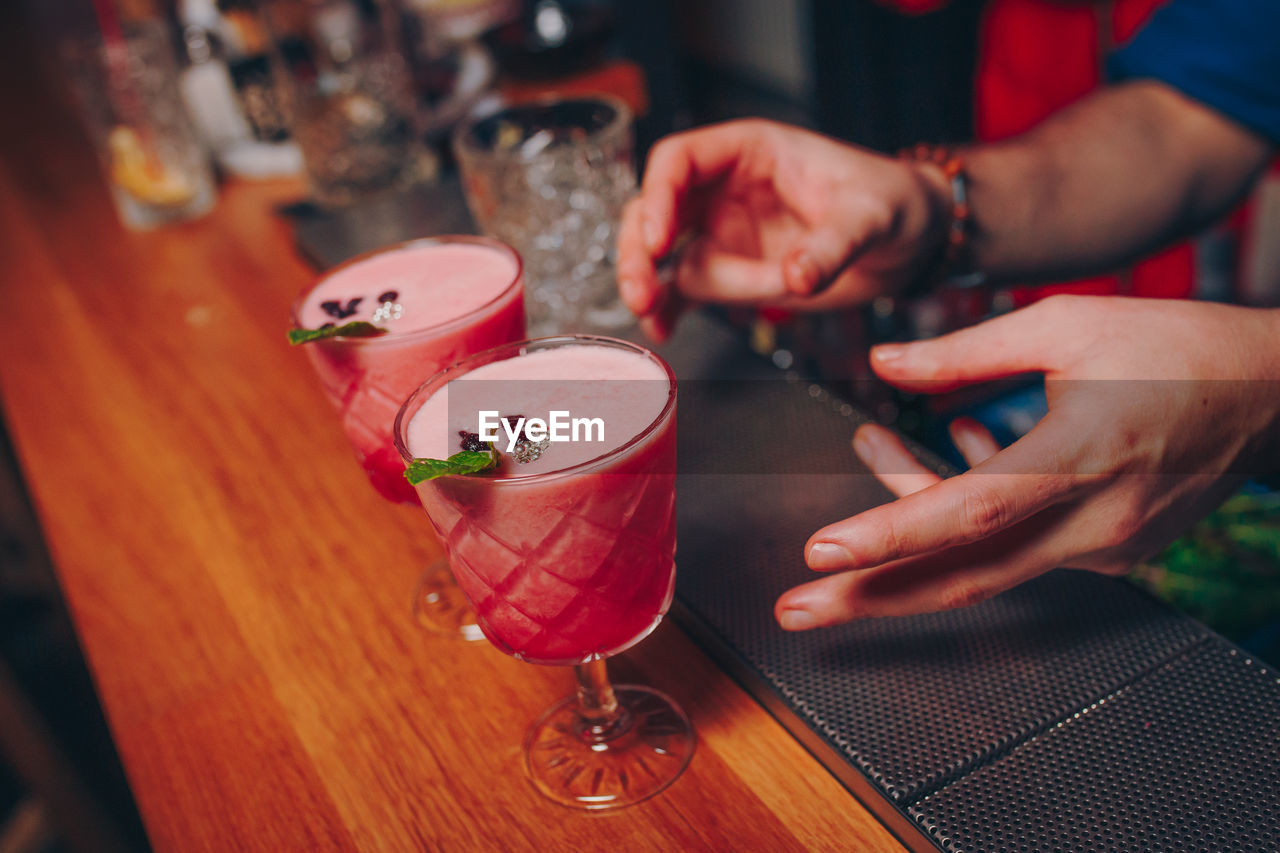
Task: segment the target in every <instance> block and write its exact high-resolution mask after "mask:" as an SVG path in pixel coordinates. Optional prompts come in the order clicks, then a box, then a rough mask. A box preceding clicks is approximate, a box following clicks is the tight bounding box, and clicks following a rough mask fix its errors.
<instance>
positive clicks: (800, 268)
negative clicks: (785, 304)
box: [782, 224, 871, 296]
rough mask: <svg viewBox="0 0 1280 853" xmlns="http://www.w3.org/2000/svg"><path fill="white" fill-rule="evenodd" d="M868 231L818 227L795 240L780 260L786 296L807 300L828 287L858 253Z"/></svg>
mask: <svg viewBox="0 0 1280 853" xmlns="http://www.w3.org/2000/svg"><path fill="white" fill-rule="evenodd" d="M870 231H871V229H870V227H869V226H868V225H866V224H854V225H847V224H846V225H845V226H844V227H838V226H834V225H819V226H818V227H816V228H814V229H813V230H812V231H810V232H809V233H807V234H806V235H805V236H803V237H801V238H800V239H799V240H796V242H795V243H794V244H793V245H792V247H791V249H790V251H788V252H787V254H786V255H785V256H784V257H783V259H782V278H783V283H784V284H785V286H786V289H787V292H788V293H790V294H793V295H795V296H811V295H813V294H815V293H818V292H819V291H821V290H824V289H825V288H827V287H828V286H830V285H831V283H832V282H833V281H835V280H836V278H837V277H838V276H839V275H840V273H841V272H843V271H844V270H845V268H846V267H848V266H849V264H851V263H853V262H854V260H856V258H857V256H858V255H859V254H861V253H862V250H863V248H864V247H865V246H866V244H867V241H868V239H869V237H870Z"/></svg>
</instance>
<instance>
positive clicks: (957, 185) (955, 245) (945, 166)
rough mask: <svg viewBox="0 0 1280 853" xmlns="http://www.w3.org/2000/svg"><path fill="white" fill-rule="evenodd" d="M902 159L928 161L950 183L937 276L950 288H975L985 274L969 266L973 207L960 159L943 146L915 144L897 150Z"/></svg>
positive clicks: (970, 264) (962, 162) (984, 278)
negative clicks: (944, 239)
mask: <svg viewBox="0 0 1280 853" xmlns="http://www.w3.org/2000/svg"><path fill="white" fill-rule="evenodd" d="M899 156H901V157H902V158H903V159H907V160H914V161H915V162H917V163H932V164H934V165H935V166H937V167H938V168H940V169H941V170H942V174H943V175H944V176H945V177H946V179H947V182H948V183H949V184H950V185H951V224H950V226H949V227H948V228H947V244H946V247H945V248H944V250H943V252H942V263H941V266H940V269H939V270H938V274H937V276H936V278H937V279H941V281H942V283H943V286H945V287H950V288H963V287H977V286H979V285H981V284H982V283H983V282H985V281H986V275H985V274H984V273H981V272H979V271H977V270H974V269H973V268H972V261H973V258H972V256H971V253H970V249H971V248H972V246H971V243H972V237H973V209H972V208H971V207H970V206H969V178H968V175H967V174H966V173H965V169H964V161H963V160H962V159H961V158H960V155H958V154H956V153H955V152H954V151H952V150H951V149H949V148H946V147H945V146H933V145H925V144H923V143H922V144H919V145H914V146H912V147H911V148H908V149H905V150H904V151H902V152H901V153H900V155H899Z"/></svg>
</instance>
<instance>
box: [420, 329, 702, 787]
mask: <svg viewBox="0 0 1280 853" xmlns="http://www.w3.org/2000/svg"><path fill="white" fill-rule="evenodd" d="M675 403H676V386H675V377H674V375H673V374H672V373H671V369H670V368H669V367H668V366H667V365H666V363H665V362H663V361H662V360H661V359H660V358H658V357H657V356H656V355H654V354H653V353H651V352H649V351H648V350H646V349H644V348H643V347H639V346H636V345H634V344H630V343H626V342H623V341H618V340H614V339H612V338H602V337H594V336H584V335H575V336H565V337H558V338H543V339H540V340H535V341H526V342H523V343H518V344H509V345H506V346H502V347H497V348H495V349H492V350H489V351H487V352H484V353H480V354H478V355H475V356H471V357H469V358H466V359H464V360H462V361H461V362H459V363H458V364H456V365H454V366H452V367H450V368H448V369H446V370H444V371H442V372H441V373H439V374H437V375H436V376H434V377H433V378H432V379H430V380H429V381H428V382H427V383H426V384H424V385H423V386H422V387H420V388H419V389H418V390H417V391H415V392H414V393H413V395H412V396H411V397H409V399H408V400H407V401H406V402H405V404H404V406H403V408H402V409H401V410H400V414H399V415H398V416H397V418H396V428H395V437H396V448H397V450H398V451H399V452H400V455H401V456H402V458H403V460H404V462H405V464H406V465H412V463H413V462H414V460H415V459H420V458H431V459H445V458H447V457H448V456H449V455H452V454H453V453H454V452H455V451H456V450H457V449H458V446H459V444H458V442H459V439H458V436H459V434H461V435H462V444H463V447H464V448H465V447H466V446H467V443H468V441H469V440H470V438H471V436H470V435H469V434H475V435H478V434H479V433H478V432H477V430H478V427H479V426H480V419H481V413H482V412H485V411H489V412H493V411H496V412H498V413H499V414H500V415H501V416H502V417H504V418H507V417H510V418H511V419H512V421H516V425H517V428H516V430H515V433H516V434H517V435H519V442H520V443H519V444H515V445H514V446H515V448H516V449H515V451H514V452H512V450H511V447H512V446H513V445H512V444H511V443H506V444H505V445H504V442H503V441H502V440H499V442H498V443H497V457H496V458H497V460H498V462H497V467H496V468H495V469H493V470H491V471H485V472H481V473H475V474H468V475H447V476H440V477H438V478H437V479H431V480H425V481H422V482H420V483H419V484H418V486H417V489H418V494H419V497H420V498H421V500H422V505H423V507H424V508H425V509H426V511H427V515H428V516H429V517H430V519H431V523H432V525H433V526H434V527H435V529H436V532H437V533H438V535H439V537H440V540H441V541H442V542H443V543H444V545H445V548H446V550H447V551H448V554H449V558H450V562H451V564H452V566H453V569H454V574H455V575H456V577H457V580H458V584H459V586H460V587H461V588H462V591H463V592H464V593H465V594H466V596H467V598H468V599H469V600H470V601H471V604H472V606H473V607H474V608H475V612H476V616H477V621H478V622H479V625H480V628H481V630H483V631H484V634H485V636H487V637H488V638H489V639H490V641H492V642H493V644H494V645H496V646H497V647H498V648H499V649H501V650H502V651H504V652H506V653H508V654H511V655H513V656H515V657H517V658H519V659H521V660H524V661H528V662H530V663H538V664H546V665H572V666H573V667H574V669H575V673H576V678H577V691H576V695H574V696H572V697H570V698H568V699H565V700H563V701H561V702H559V703H557V704H556V705H554V706H553V707H552V708H551V709H549V710H548V711H547V712H546V713H545V714H543V716H542V717H541V718H540V719H539V720H538V721H537V722H536V723H534V725H533V727H532V728H531V729H530V730H529V734H528V736H527V738H526V741H525V759H526V767H527V769H528V772H529V775H530V777H531V778H532V780H533V782H534V784H535V786H536V787H537V788H538V790H539V791H541V792H542V793H543V794H545V795H546V796H548V797H550V798H551V799H553V800H555V801H557V802H559V803H562V804H565V805H569V806H574V807H578V808H585V809H605V808H610V807H617V806H624V805H630V804H632V803H636V802H639V801H641V800H644V799H646V798H647V797H650V796H652V795H654V794H656V793H658V792H659V791H661V790H662V789H664V788H665V787H667V785H669V784H670V783H671V782H672V781H673V780H674V779H675V778H676V777H677V776H678V775H679V774H680V773H681V771H682V770H683V769H684V767H685V766H686V764H687V763H688V761H689V758H690V756H691V755H692V753H693V748H694V735H693V730H692V728H691V726H690V724H689V721H688V718H687V717H686V716H685V715H684V713H683V712H682V711H681V710H680V708H679V707H678V706H677V705H676V704H675V703H674V702H672V700H671V699H669V698H668V697H667V696H665V695H663V694H662V693H659V692H658V691H656V690H652V689H650V688H648V687H642V686H634V685H624V686H617V687H614V686H612V685H611V684H610V682H609V679H608V675H607V673H606V671H605V659H606V658H608V657H610V656H612V655H615V654H618V653H619V652H622V651H624V650H626V649H627V648H629V647H630V646H632V645H633V644H635V643H636V642H638V641H640V640H641V639H643V638H644V637H645V636H647V635H648V634H649V633H650V632H651V631H652V630H653V629H654V628H655V627H656V626H657V624H658V623H659V621H660V620H661V619H662V616H663V615H664V614H665V613H666V611H667V608H668V607H669V606H670V603H671V598H672V594H673V591H674V584H675V560H674V558H675V453H676V446H675V440H676V432H675ZM557 408H560V409H563V410H565V411H568V412H570V413H571V415H574V416H576V415H579V414H581V415H584V416H599V418H600V420H601V421H602V423H603V425H604V426H603V428H602V429H601V436H600V437H601V439H602V441H601V442H599V443H598V444H596V445H595V446H594V447H593V446H592V445H591V444H589V443H587V442H585V441H583V442H580V443H575V442H564V443H556V442H552V441H549V440H546V439H543V440H538V435H535V434H534V433H533V432H532V428H530V431H529V432H521V431H520V429H519V426H518V422H519V419H521V418H528V419H532V418H535V417H536V418H540V419H546V418H548V417H549V416H550V414H551V412H552V411H553V410H555V409H557ZM472 444H473V442H472ZM526 463H527V464H526ZM413 467H418V466H413Z"/></svg>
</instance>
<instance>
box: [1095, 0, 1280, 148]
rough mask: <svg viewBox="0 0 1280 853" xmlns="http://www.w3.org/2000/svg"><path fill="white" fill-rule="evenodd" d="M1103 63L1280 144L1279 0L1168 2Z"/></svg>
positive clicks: (1118, 76)
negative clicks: (1159, 84)
mask: <svg viewBox="0 0 1280 853" xmlns="http://www.w3.org/2000/svg"><path fill="white" fill-rule="evenodd" d="M1107 68H1108V71H1109V73H1110V76H1111V78H1112V79H1113V80H1115V81H1123V80H1135V79H1146V80H1159V81H1161V82H1163V83H1166V84H1168V85H1170V86H1172V87H1173V88H1175V89H1178V90H1179V91H1181V92H1182V93H1183V94H1185V95H1187V96H1188V97H1190V98H1194V99H1195V100H1197V101H1200V102H1201V103H1203V104H1206V105H1208V106H1210V107H1212V108H1214V109H1215V110H1217V111H1218V112H1220V113H1222V114H1223V115H1225V116H1227V117H1228V118H1231V119H1234V120H1235V121H1237V122H1239V123H1240V124H1242V125H1244V126H1245V127H1247V128H1250V129H1251V130H1253V131H1255V132H1257V133H1259V134H1261V135H1262V136H1264V137H1267V138H1268V139H1270V140H1271V141H1272V142H1280V0H1169V2H1168V3H1167V4H1166V5H1164V6H1162V7H1161V8H1160V9H1158V10H1156V12H1155V14H1154V15H1152V16H1151V19H1150V20H1149V21H1147V23H1146V25H1145V26H1143V28H1142V29H1141V30H1139V31H1138V33H1137V35H1135V36H1134V37H1133V40H1132V41H1130V42H1129V43H1128V44H1127V45H1125V46H1124V47H1123V48H1121V49H1120V50H1119V51H1117V52H1116V53H1115V54H1114V55H1112V56H1111V58H1110V60H1109V61H1108V66H1107Z"/></svg>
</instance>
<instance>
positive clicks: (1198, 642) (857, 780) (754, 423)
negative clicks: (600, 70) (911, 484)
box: [663, 318, 1280, 852]
mask: <svg viewBox="0 0 1280 853" xmlns="http://www.w3.org/2000/svg"><path fill="white" fill-rule="evenodd" d="M688 327H689V328H686V329H685V330H684V331H683V332H682V334H681V335H680V336H679V337H678V338H677V340H676V341H675V343H674V344H673V345H671V346H668V347H666V348H664V351H663V354H664V355H666V356H667V358H668V359H669V360H670V361H671V363H672V364H673V366H674V367H675V369H676V372H677V375H678V376H679V377H680V379H681V392H680V402H679V417H680V420H679V433H678V434H679V441H680V445H679V453H680V470H681V476H680V479H679V486H678V489H679V492H678V501H677V503H678V512H679V523H680V527H679V546H678V547H679V551H678V554H677V563H678V580H677V594H678V608H677V611H676V616H677V618H679V619H680V620H681V622H682V624H683V625H684V626H685V627H686V629H687V630H688V631H689V632H690V633H691V634H692V635H693V636H694V637H695V638H696V639H698V640H699V641H700V642H701V643H702V644H703V645H704V646H705V647H706V648H707V649H708V651H710V652H711V653H712V654H713V655H714V656H716V657H717V658H718V659H719V660H720V661H721V662H722V663H723V664H724V665H725V666H726V668H727V669H728V670H729V671H730V672H731V673H733V674H734V675H735V677H737V678H738V679H739V681H741V683H742V684H743V685H744V686H745V687H746V688H747V689H748V690H749V691H751V692H752V693H753V694H754V695H755V696H756V697H757V698H759V699H760V700H761V701H762V703H763V704H764V705H765V706H766V707H768V708H769V709H770V710H771V711H772V712H773V713H774V714H775V715H776V716H777V717H778V718H779V720H780V721H781V722H783V724H784V725H786V726H787V727H788V728H789V729H790V730H791V731H792V732H793V733H794V734H795V735H796V736H797V737H798V738H799V739H800V740H801V741H802V742H804V743H805V744H806V745H807V746H808V747H809V748H810V750H811V751H813V752H814V754H815V755H816V756H817V757H818V758H819V759H820V760H822V761H823V762H824V763H825V764H826V765H827V766H828V767H829V768H830V769H831V770H832V772H833V773H834V774H835V775H836V776H837V777H838V778H840V779H841V780H842V781H843V782H844V783H845V784H846V785H847V786H848V787H849V788H850V789H851V790H852V791H853V792H854V793H855V794H857V795H858V796H859V798H860V799H862V800H863V802H864V803H865V804H866V805H867V806H868V807H870V808H871V809H872V810H873V811H874V812H875V813H876V814H877V815H878V816H879V817H880V818H881V820H883V821H884V822H885V823H886V825H888V826H889V827H890V828H891V829H893V830H894V831H895V833H896V834H897V835H898V837H899V838H900V839H901V840H902V841H903V842H904V843H906V844H907V845H908V846H910V847H912V848H914V849H935V848H937V849H943V850H947V851H977V850H991V851H1037V852H1038V851H1051V850H1071V851H1076V850H1098V851H1129V850H1133V851H1151V850H1213V851H1226V850H1277V849H1280V681H1278V680H1277V674H1276V673H1275V672H1274V671H1272V670H1269V669H1268V668H1267V667H1265V666H1264V665H1263V664H1261V663H1258V662H1255V661H1251V660H1249V659H1248V657H1247V656H1246V655H1245V654H1244V653H1243V652H1240V651H1238V650H1237V649H1235V648H1234V647H1233V646H1231V645H1230V644H1229V643H1227V642H1226V641H1225V640H1223V639H1221V638H1220V637H1218V636H1216V635H1214V634H1212V633H1211V632H1210V631H1208V630H1207V629H1205V628H1204V627H1203V626H1201V625H1199V624H1198V623H1196V622H1194V621H1192V620H1191V619H1188V618H1186V617H1184V616H1181V615H1180V614H1177V613H1175V612H1173V611H1171V610H1169V609H1167V608H1166V607H1164V606H1163V605H1162V604H1160V603H1159V602H1157V601H1155V600H1154V599H1152V598H1150V597H1148V596H1147V595H1146V594H1145V593H1143V592H1141V591H1140V590H1138V589H1136V588H1135V587H1133V586H1131V585H1129V584H1128V583H1127V582H1125V581H1123V580H1118V579H1113V578H1105V577H1102V576H1099V575H1095V574H1091V573H1086V572H1072V571H1057V572H1052V573H1050V574H1048V575H1045V576H1043V577H1041V578H1039V579H1038V580H1036V581H1033V582H1031V583H1028V584H1025V585H1023V586H1021V587H1019V588H1017V589H1015V590H1012V591H1010V592H1008V593H1006V594H1004V595H1002V596H999V597H998V598H996V599H994V600H992V601H988V602H985V603H983V604H980V605H978V606H976V607H971V608H968V609H964V610H956V611H951V612H947V613H940V614H932V615H926V616H919V617H912V618H904V619H877V620H868V621H862V622H857V623H854V624H850V625H846V626H842V627H839V628H833V629H824V630H818V631H812V632H805V633H798V634H789V633H786V632H784V631H782V630H781V629H780V628H779V627H778V626H777V624H776V623H775V622H774V619H773V604H774V601H775V599H776V598H777V596H778V595H779V594H780V593H781V592H782V591H783V590H785V589H788V588H790V587H791V586H794V585H796V584H798V583H801V582H804V581H806V580H811V579H812V578H813V577H814V575H813V573H812V572H810V571H809V570H808V569H807V568H806V567H805V566H804V564H803V561H802V546H803V544H804V542H805V540H806V538H807V537H808V536H809V534H810V533H812V531H814V530H815V529H816V528H817V527H819V526H820V525H823V524H826V523H828V522H831V521H834V520H837V519H839V518H843V517H847V516H848V515H851V514H853V513H855V512H858V511H859V510H861V509H865V508H868V507H870V506H873V505H875V504H877V503H882V502H883V501H885V500H887V499H888V498H889V494H888V493H887V492H886V491H885V490H884V489H883V488H882V487H880V486H879V485H878V484H877V483H876V481H875V480H874V478H873V477H872V476H871V475H870V474H869V473H867V472H866V471H865V469H863V468H861V467H860V466H859V465H858V463H857V462H856V461H855V460H854V457H853V453H852V451H851V449H850V447H849V440H850V438H851V436H852V434H853V431H854V429H855V428H856V426H857V425H858V424H859V423H861V422H862V421H863V420H865V418H864V417H863V416H862V415H861V414H860V413H859V412H858V411H857V410H856V409H854V408H853V407H852V406H849V405H846V404H844V403H842V402H841V401H839V400H835V399H832V398H831V397H829V396H827V395H826V394H825V392H822V391H821V390H820V389H817V388H815V387H813V386H811V385H809V384H808V383H806V382H804V381H799V380H796V379H794V378H792V379H791V380H787V379H785V378H784V377H783V374H781V373H780V372H778V371H776V370H775V369H774V368H773V367H772V365H770V364H768V363H767V362H765V361H763V360H761V359H758V358H757V357H755V356H753V355H751V354H749V353H746V352H745V351H744V350H742V349H741V347H740V345H739V344H738V343H737V342H736V339H735V338H734V337H733V335H731V334H729V333H728V332H726V331H725V330H724V329H722V328H721V327H719V326H717V325H715V324H714V323H712V322H710V321H708V320H707V319H705V318H697V319H694V320H693V321H692V322H691V323H689V324H688ZM708 379H710V380H717V381H702V380H708ZM921 455H922V458H925V459H926V461H930V463H931V464H934V467H935V468H936V469H939V470H942V466H940V465H938V464H936V460H933V459H932V458H931V457H929V456H928V455H927V454H924V453H922V454H921ZM815 458H816V459H825V460H829V469H830V470H831V471H833V472H835V473H827V474H824V473H818V472H819V471H822V470H825V469H826V467H828V463H827V462H823V463H821V464H818V463H815V461H814V460H815ZM793 471H799V472H802V473H784V472H793ZM850 843H851V845H852V846H856V839H851V840H850Z"/></svg>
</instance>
